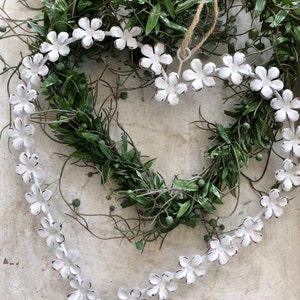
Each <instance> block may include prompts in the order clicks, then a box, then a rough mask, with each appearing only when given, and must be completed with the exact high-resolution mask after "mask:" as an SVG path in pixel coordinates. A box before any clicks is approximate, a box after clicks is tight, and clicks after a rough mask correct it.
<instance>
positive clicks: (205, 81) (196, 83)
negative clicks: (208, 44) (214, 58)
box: [182, 58, 216, 91]
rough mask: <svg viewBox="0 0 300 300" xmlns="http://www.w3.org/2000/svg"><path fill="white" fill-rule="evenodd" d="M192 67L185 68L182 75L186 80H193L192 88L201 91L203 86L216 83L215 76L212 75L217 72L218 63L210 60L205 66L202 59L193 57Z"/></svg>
mask: <svg viewBox="0 0 300 300" xmlns="http://www.w3.org/2000/svg"><path fill="white" fill-rule="evenodd" d="M191 68H192V70H191V69H188V70H185V71H184V72H183V74H182V77H183V79H184V80H186V81H193V82H192V88H193V89H194V90H195V91H200V90H201V89H202V88H203V86H207V87H211V86H214V85H215V84H216V82H215V80H214V78H213V77H212V76H211V75H213V73H214V72H215V69H216V65H215V64H214V63H212V62H209V63H207V64H205V65H204V66H203V64H202V61H201V60H200V59H197V58H196V59H193V60H192V61H191Z"/></svg>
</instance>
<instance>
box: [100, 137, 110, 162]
mask: <svg viewBox="0 0 300 300" xmlns="http://www.w3.org/2000/svg"><path fill="white" fill-rule="evenodd" d="M98 145H99V147H100V150H101V152H102V153H103V154H104V155H105V156H106V157H107V158H108V159H109V160H113V159H114V154H113V152H112V151H111V150H110V149H109V146H108V145H106V144H105V141H103V140H100V141H99V142H98Z"/></svg>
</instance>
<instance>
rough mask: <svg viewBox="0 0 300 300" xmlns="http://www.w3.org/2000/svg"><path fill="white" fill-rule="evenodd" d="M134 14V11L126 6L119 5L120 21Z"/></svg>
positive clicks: (118, 14) (117, 14)
mask: <svg viewBox="0 0 300 300" xmlns="http://www.w3.org/2000/svg"><path fill="white" fill-rule="evenodd" d="M132 12H133V10H132V9H128V8H126V6H124V5H119V7H118V9H117V10H116V16H117V18H118V19H122V18H123V17H127V16H128V15H130V14H131V13H132Z"/></svg>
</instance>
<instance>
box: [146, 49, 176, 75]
mask: <svg viewBox="0 0 300 300" xmlns="http://www.w3.org/2000/svg"><path fill="white" fill-rule="evenodd" d="M165 50H166V49H165V45H164V44H162V43H157V44H156V45H155V46H154V48H153V47H152V46H150V45H143V46H142V47H141V52H142V54H143V55H144V56H146V57H143V58H141V59H140V66H141V67H143V68H146V69H148V68H150V69H151V70H152V71H153V72H154V74H155V75H159V74H161V72H162V65H170V64H171V63H172V62H173V58H172V56H171V55H170V54H164V52H165Z"/></svg>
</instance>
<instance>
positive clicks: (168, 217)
mask: <svg viewBox="0 0 300 300" xmlns="http://www.w3.org/2000/svg"><path fill="white" fill-rule="evenodd" d="M166 223H167V224H168V225H171V224H173V223H174V219H173V217H172V216H167V217H166Z"/></svg>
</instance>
